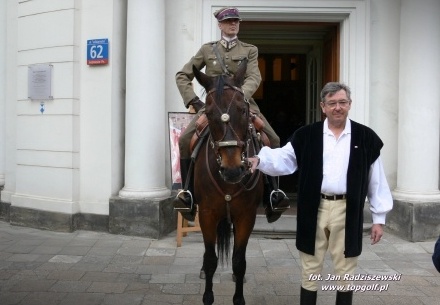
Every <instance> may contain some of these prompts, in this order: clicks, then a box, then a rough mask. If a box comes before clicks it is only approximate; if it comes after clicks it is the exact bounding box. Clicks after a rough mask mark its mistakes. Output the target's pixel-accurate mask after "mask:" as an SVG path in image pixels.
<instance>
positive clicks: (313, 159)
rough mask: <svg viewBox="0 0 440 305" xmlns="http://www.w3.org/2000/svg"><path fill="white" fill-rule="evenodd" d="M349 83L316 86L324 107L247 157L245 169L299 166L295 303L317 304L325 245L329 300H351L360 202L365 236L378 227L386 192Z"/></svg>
mask: <svg viewBox="0 0 440 305" xmlns="http://www.w3.org/2000/svg"><path fill="white" fill-rule="evenodd" d="M351 103H352V101H351V91H350V88H349V87H348V86H346V85H344V84H341V83H333V82H332V83H328V84H326V85H325V86H324V88H323V89H322V91H321V103H320V106H321V109H322V112H323V113H324V114H325V115H326V117H327V118H326V119H325V121H323V122H317V123H314V124H311V125H307V126H304V127H302V128H300V129H298V130H297V131H296V132H295V133H294V134H293V136H292V137H291V138H290V139H289V142H288V143H287V144H286V145H285V146H283V147H281V148H275V149H271V148H269V147H267V148H263V149H262V150H261V151H260V153H259V154H258V156H255V157H253V158H249V160H250V161H251V162H252V170H255V169H259V170H261V171H262V172H264V173H266V174H269V175H287V174H292V173H294V172H295V171H296V170H298V172H299V182H298V184H299V185H298V212H297V238H296V247H297V249H298V250H299V253H300V259H301V265H302V281H301V294H300V304H301V305H306V304H307V305H313V304H316V298H317V290H318V282H317V280H320V279H326V278H327V276H325V277H323V276H322V275H321V274H320V273H321V271H322V266H323V263H324V257H325V253H326V252H327V251H329V252H330V254H331V257H332V261H333V265H334V276H333V277H332V280H337V281H338V283H337V284H338V286H339V288H338V291H337V294H336V304H337V305H346V304H352V299H353V291H352V290H350V287H351V286H350V285H351V281H350V275H353V274H354V272H355V270H356V267H357V259H358V256H359V255H360V254H361V252H362V232H363V219H364V218H363V210H364V203H365V198H366V197H368V200H369V202H370V210H371V212H372V218H373V226H372V228H371V244H375V243H377V242H378V241H379V240H380V239H381V237H382V235H383V228H382V226H383V225H384V224H385V217H386V214H387V213H388V212H389V211H390V210H391V208H392V206H393V199H392V196H391V192H390V189H389V186H388V183H387V180H386V177H385V174H384V170H383V166H382V161H381V159H380V149H381V148H382V146H383V143H382V141H381V140H380V138H379V137H378V136H377V135H376V133H375V132H374V131H373V130H371V129H370V128H368V127H366V126H364V125H361V124H359V123H356V122H354V121H352V120H350V119H348V112H349V110H350V108H351Z"/></svg>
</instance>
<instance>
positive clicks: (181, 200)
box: [173, 159, 196, 221]
mask: <svg viewBox="0 0 440 305" xmlns="http://www.w3.org/2000/svg"><path fill="white" fill-rule="evenodd" d="M190 170H191V173H190V177H188V172H189V171H190ZM180 173H181V176H182V190H181V191H180V192H179V193H178V194H177V196H176V198H174V200H173V205H174V209H175V210H176V211H179V212H180V213H181V214H182V217H183V218H185V219H186V220H189V221H193V220H194V219H195V216H196V207H195V205H194V201H193V195H192V193H193V191H194V178H193V175H192V167H191V159H180ZM187 179H189V183H188V186H187V187H186V181H187Z"/></svg>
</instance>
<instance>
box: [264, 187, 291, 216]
mask: <svg viewBox="0 0 440 305" xmlns="http://www.w3.org/2000/svg"><path fill="white" fill-rule="evenodd" d="M274 194H275V196H276V197H278V196H280V195H281V196H282V198H281V200H279V201H278V202H276V206H275V207H274V203H273V202H272V196H273V195H274ZM288 199H289V197H287V195H286V193H284V192H283V191H282V190H280V189H277V190H273V191H272V192H270V196H269V202H270V208H271V209H272V211H285V210H287V209H290V204H288V205H286V206H281V207H278V204H279V203H280V202H282V201H283V200H288Z"/></svg>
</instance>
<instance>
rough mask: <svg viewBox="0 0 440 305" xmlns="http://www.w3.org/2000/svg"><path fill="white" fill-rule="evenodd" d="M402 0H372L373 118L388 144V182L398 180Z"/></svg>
mask: <svg viewBox="0 0 440 305" xmlns="http://www.w3.org/2000/svg"><path fill="white" fill-rule="evenodd" d="M399 32H400V0H388V1H383V0H372V1H371V32H370V43H371V44H370V52H371V53H370V54H371V56H370V105H369V106H370V107H369V109H370V111H369V122H370V124H369V125H370V127H372V128H373V129H374V130H375V131H376V132H377V133H378V135H379V136H380V137H381V139H382V141H383V142H384V144H385V146H384V148H383V149H382V151H381V158H382V160H383V162H384V166H385V172H386V176H387V180H388V184H389V185H390V187H391V189H394V188H395V187H396V183H397V158H396V157H397V154H398V152H397V130H398V111H399V96H398V94H396V92H398V90H399V56H396V54H399Z"/></svg>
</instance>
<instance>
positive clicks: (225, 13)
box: [214, 7, 241, 22]
mask: <svg viewBox="0 0 440 305" xmlns="http://www.w3.org/2000/svg"><path fill="white" fill-rule="evenodd" d="M214 17H215V18H217V20H218V21H219V22H220V21H223V20H226V19H238V20H240V21H241V18H240V13H239V11H238V9H237V8H235V7H223V8H221V9H219V10H216V11H215V12H214Z"/></svg>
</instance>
